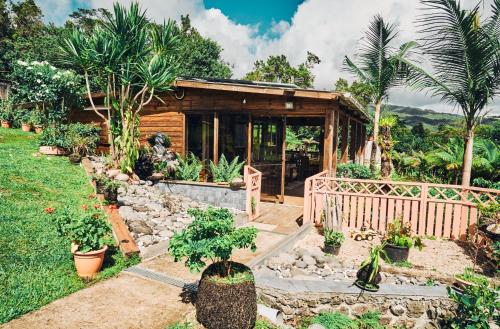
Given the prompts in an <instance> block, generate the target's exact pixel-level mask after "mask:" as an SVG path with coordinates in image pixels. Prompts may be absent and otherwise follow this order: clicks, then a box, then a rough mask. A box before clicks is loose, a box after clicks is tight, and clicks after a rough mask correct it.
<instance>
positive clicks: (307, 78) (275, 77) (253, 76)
mask: <svg viewBox="0 0 500 329" xmlns="http://www.w3.org/2000/svg"><path fill="white" fill-rule="evenodd" d="M320 62H321V61H320V59H319V58H318V56H316V55H314V54H313V53H311V52H307V59H306V61H305V62H304V63H302V64H300V65H299V66H298V67H293V66H291V65H290V63H289V62H288V59H287V58H286V56H285V55H277V56H269V57H268V58H267V60H266V61H265V62H264V61H263V60H258V61H256V62H255V63H254V67H253V71H251V72H248V73H247V74H246V76H245V77H244V79H245V80H251V81H267V82H279V83H294V84H296V85H297V86H299V87H302V88H311V87H312V86H313V83H314V75H313V74H312V72H311V69H312V68H313V67H314V65H316V64H319V63H320Z"/></svg>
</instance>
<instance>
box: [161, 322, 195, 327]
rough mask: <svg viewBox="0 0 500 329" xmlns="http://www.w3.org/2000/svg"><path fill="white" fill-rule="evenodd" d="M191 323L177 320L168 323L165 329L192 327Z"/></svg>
mask: <svg viewBox="0 0 500 329" xmlns="http://www.w3.org/2000/svg"><path fill="white" fill-rule="evenodd" d="M192 328H193V325H192V324H191V323H189V322H177V323H174V324H172V325H169V326H168V327H167V329H192Z"/></svg>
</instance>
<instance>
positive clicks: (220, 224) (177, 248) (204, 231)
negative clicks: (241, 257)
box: [169, 207, 257, 278]
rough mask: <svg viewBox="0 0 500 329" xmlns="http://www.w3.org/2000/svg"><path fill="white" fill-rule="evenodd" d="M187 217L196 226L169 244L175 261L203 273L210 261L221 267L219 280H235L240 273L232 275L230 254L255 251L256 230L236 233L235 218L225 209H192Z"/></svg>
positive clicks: (188, 228)
mask: <svg viewBox="0 0 500 329" xmlns="http://www.w3.org/2000/svg"><path fill="white" fill-rule="evenodd" d="M188 213H189V214H190V215H191V216H192V217H193V218H194V220H193V222H192V223H191V224H189V225H188V226H187V227H186V229H184V230H183V231H181V232H178V233H176V234H174V236H173V237H172V239H171V240H170V245H169V251H170V252H171V254H172V256H174V259H175V261H179V260H181V259H183V258H185V259H186V261H185V265H186V266H187V267H188V268H189V269H190V270H191V271H200V270H201V269H202V268H203V267H205V266H206V263H205V260H204V259H209V260H211V261H212V262H213V263H220V264H221V266H220V273H219V276H220V277H222V278H224V277H228V276H230V277H233V276H235V275H236V274H237V273H233V272H232V271H231V267H230V263H229V260H230V258H231V254H232V252H233V250H234V249H241V248H250V249H251V250H252V251H255V249H256V246H255V238H256V237H257V230H256V229H255V228H251V227H245V228H238V229H236V228H235V226H234V218H233V214H232V213H231V212H230V211H229V210H228V209H224V208H213V207H209V208H208V209H207V210H201V209H189V210H188Z"/></svg>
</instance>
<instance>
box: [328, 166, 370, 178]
mask: <svg viewBox="0 0 500 329" xmlns="http://www.w3.org/2000/svg"><path fill="white" fill-rule="evenodd" d="M337 177H344V178H353V179H371V178H373V174H372V172H371V171H370V168H368V167H366V166H363V165H360V164H357V163H339V164H338V165H337Z"/></svg>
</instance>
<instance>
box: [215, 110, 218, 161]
mask: <svg viewBox="0 0 500 329" xmlns="http://www.w3.org/2000/svg"><path fill="white" fill-rule="evenodd" d="M218 163H219V113H218V112H215V113H214V164H218Z"/></svg>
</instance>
